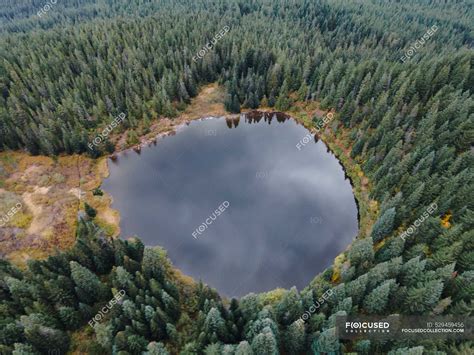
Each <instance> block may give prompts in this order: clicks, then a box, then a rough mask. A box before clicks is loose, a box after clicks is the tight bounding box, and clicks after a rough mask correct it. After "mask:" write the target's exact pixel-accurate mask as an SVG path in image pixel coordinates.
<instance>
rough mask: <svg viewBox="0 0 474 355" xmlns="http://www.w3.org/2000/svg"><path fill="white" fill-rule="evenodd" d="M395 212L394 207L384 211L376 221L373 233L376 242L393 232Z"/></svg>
mask: <svg viewBox="0 0 474 355" xmlns="http://www.w3.org/2000/svg"><path fill="white" fill-rule="evenodd" d="M395 214H396V212H395V208H394V207H392V208H390V209H388V210H386V211H385V212H383V213H382V215H381V216H380V217H379V219H378V220H377V222H375V224H374V227H373V228H372V234H371V237H372V239H373V240H374V243H378V242H379V241H381V240H382V239H383V238H385V237H387V236H388V235H389V234H390V233H391V232H392V230H393V222H394V221H395Z"/></svg>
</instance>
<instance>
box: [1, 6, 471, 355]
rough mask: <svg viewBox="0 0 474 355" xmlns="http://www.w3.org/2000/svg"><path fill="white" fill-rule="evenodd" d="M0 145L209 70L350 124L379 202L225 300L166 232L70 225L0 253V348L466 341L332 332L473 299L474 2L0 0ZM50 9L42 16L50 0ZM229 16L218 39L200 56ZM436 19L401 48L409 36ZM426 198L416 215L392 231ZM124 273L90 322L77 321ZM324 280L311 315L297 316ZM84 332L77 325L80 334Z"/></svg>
mask: <svg viewBox="0 0 474 355" xmlns="http://www.w3.org/2000/svg"><path fill="white" fill-rule="evenodd" d="M0 3H1V8H0V90H1V97H0V147H1V148H2V149H3V150H9V149H11V150H18V149H25V150H27V151H28V152H29V153H31V154H33V155H37V154H42V155H50V156H54V155H58V154H72V153H86V154H89V155H91V156H93V157H97V156H99V155H101V154H104V153H105V150H106V149H109V151H112V150H113V145H110V144H105V145H103V146H100V147H94V148H93V149H94V150H91V149H90V147H88V143H89V142H90V141H91V140H92V139H93V137H94V136H95V134H96V132H98V131H99V130H100V129H101V128H103V127H104V126H105V125H107V124H108V123H109V122H110V121H111V120H113V118H114V117H116V116H117V115H119V114H120V113H122V112H124V113H126V118H125V120H124V122H123V125H121V126H120V127H118V128H117V130H125V129H129V128H137V127H143V126H145V127H146V126H147V125H150V124H151V122H153V121H155V120H160V119H162V118H163V117H168V118H172V117H175V116H177V115H179V113H180V112H181V111H182V110H183V109H184V108H185V107H186V105H187V104H188V103H189V102H190V99H191V98H192V97H194V96H196V95H197V94H198V92H199V88H200V87H201V86H202V85H204V84H206V83H211V82H216V81H217V82H219V84H221V85H222V86H223V87H225V90H226V93H225V95H226V99H225V105H226V108H227V109H228V110H229V111H231V112H239V111H240V109H241V108H242V107H243V108H257V107H259V106H265V107H274V108H275V109H277V110H281V111H287V110H289V109H290V108H291V107H292V105H293V104H295V103H301V102H311V101H317V102H319V103H320V105H321V108H323V109H334V110H336V112H337V117H338V125H336V126H335V128H336V129H341V130H348V131H349V132H350V135H349V136H350V142H348V144H349V145H350V146H351V147H352V150H351V157H352V158H353V159H354V160H355V161H356V162H358V163H359V164H360V166H361V167H362V170H363V171H364V173H365V174H366V176H367V177H369V179H370V181H371V191H370V197H371V198H372V199H374V200H376V201H377V203H378V208H379V215H378V220H377V221H376V223H375V224H374V226H373V228H372V231H371V233H370V234H369V235H359V238H358V239H357V240H356V241H355V242H354V243H353V244H352V245H351V246H350V248H348V250H347V251H346V252H344V254H343V255H344V259H343V261H342V262H341V263H340V264H338V265H334V266H332V267H330V268H328V269H327V270H326V271H324V272H323V273H322V274H320V275H318V276H317V275H315V279H314V280H313V281H312V282H311V283H310V284H309V285H308V286H307V287H306V288H305V289H304V290H296V289H295V288H293V289H290V290H287V291H285V293H284V294H283V296H282V297H276V296H275V295H272V294H250V295H247V296H245V297H243V298H241V299H240V300H236V299H233V300H232V301H230V302H227V300H225V299H223V298H221V297H220V296H219V294H218V293H217V292H216V291H214V290H211V289H209V288H208V287H206V286H204V285H202V284H199V286H198V287H195V288H193V289H192V292H191V291H190V288H189V287H186V286H185V285H183V284H182V281H181V280H180V278H179V277H177V276H176V273H175V272H174V271H173V268H172V266H171V264H170V262H169V261H168V259H167V257H166V252H165V251H164V250H161V249H159V248H145V247H144V246H143V244H142V243H141V242H140V240H139V239H132V240H128V241H124V240H117V239H115V240H112V239H110V238H108V237H107V235H105V233H104V232H103V231H102V230H101V229H100V228H97V226H96V225H95V224H94V221H93V219H92V220H90V221H83V222H81V223H80V225H79V228H78V231H77V244H76V246H75V247H74V248H73V249H72V250H69V251H64V252H59V253H58V254H57V255H54V256H51V257H50V258H49V259H48V260H45V261H30V262H29V264H28V268H27V269H25V270H20V269H18V268H16V267H15V266H13V265H12V264H10V263H9V262H7V261H4V260H3V261H1V264H0V297H1V305H0V344H1V345H0V353H2V354H48V351H51V350H55V351H57V352H56V353H57V354H66V353H67V351H68V349H69V347H70V345H71V344H72V343H73V339H74V337H76V338H77V336H83V337H86V338H87V339H88V340H87V342H84V343H86V344H87V349H86V350H84V349H82V351H85V352H86V353H91V354H120V355H125V354H143V353H145V354H178V353H179V354H183V355H184V354H236V355H237V354H239V355H243V354H259V355H260V354H269V355H273V354H279V353H281V354H324V353H329V354H339V353H343V352H344V353H347V352H352V353H358V354H377V353H389V354H392V355H395V354H413V355H414V354H470V353H472V352H473V351H474V344H473V343H472V342H471V341H467V340H464V341H452V340H451V341H441V340H410V341H408V340H403V339H392V340H388V341H379V342H377V341H370V340H360V341H342V340H338V338H337V337H336V335H335V316H336V315H340V314H349V315H350V314H377V315H389V314H407V315H422V314H426V315H433V314H439V315H460V316H463V317H468V316H471V315H472V312H473V309H474V304H473V298H474V206H473V203H474V198H473V197H474V183H473V179H474V172H473V167H474V161H473V160H474V158H473V150H472V144H473V141H474V97H473V90H474V52H473V48H472V46H473V43H474V26H473V24H474V4H473V3H472V2H470V1H441V0H413V1H408V0H399V1H388V0H372V1H359V0H334V1H326V0H278V1H270V0H249V1H245V0H228V1H225V0H161V1H160V0H158V1H147V0H140V1H138V0H134V1H125V0H123V1H122V0H118V1H112V0H102V1H100V0H99V1H93V0H74V1H72V0H64V1H57V2H56V3H55V4H52V3H51V2H46V1H44V2H43V1H42V0H41V1H40V0H29V1H26V0H24V1H12V0H0ZM47 3H48V4H51V6H50V9H49V10H48V11H46V12H45V13H43V14H41V16H40V15H39V14H38V11H40V10H41V9H42V8H43V6H44V5H45V4H47ZM224 26H229V28H230V30H229V31H228V33H226V34H225V35H223V36H222V38H221V39H219V40H218V41H217V42H216V43H215V46H214V48H213V49H212V50H210V51H209V52H208V53H207V54H205V55H204V56H203V58H202V59H200V58H198V59H196V60H193V56H195V55H196V53H198V52H199V50H200V49H201V48H202V47H203V46H204V45H205V44H206V43H207V42H209V40H211V38H213V37H214V36H215V34H216V33H219V31H221V30H222V28H223V27H224ZM433 26H436V27H435V28H436V29H437V30H436V31H435V32H434V33H433V34H432V35H431V36H430V37H429V38H428V39H425V40H423V42H424V43H423V45H422V46H421V47H420V48H419V49H416V51H415V53H414V54H413V55H411V56H409V58H407V57H406V56H405V59H404V60H402V59H401V58H402V57H403V56H404V55H405V53H407V51H409V50H410V48H411V47H412V46H413V45H414V43H415V42H416V41H417V40H419V39H420V38H423V36H424V34H425V33H426V32H427V31H428V30H430V29H432V28H433ZM433 203H435V204H436V206H437V208H436V210H435V211H434V213H432V214H430V215H429V216H426V218H424V221H423V223H421V224H420V226H419V227H418V228H416V230H415V232H414V233H412V234H410V235H406V236H404V237H403V238H402V237H400V234H401V233H402V232H403V231H405V230H406V229H407V228H408V227H409V226H411V225H412V224H413V223H414V222H415V221H416V220H417V219H418V218H419V217H420V216H423V215H424V212H425V211H426V210H427V208H429V206H431V205H432V204H433ZM120 290H124V291H125V296H124V297H123V299H122V300H121V301H120V302H119V304H116V305H115V306H114V307H111V309H110V311H109V312H108V313H107V314H105V316H104V317H103V319H101V321H100V322H99V324H98V325H95V327H93V328H92V327H90V326H89V324H88V322H90V320H91V319H93V317H94V316H95V315H96V314H97V313H98V312H99V310H101V309H102V308H103V307H104V306H105V305H106V304H107V303H108V302H109V301H110V300H111V299H112V298H113V297H114V295H115V294H117V293H118V292H119V291H120ZM328 290H332V292H330V295H331V296H330V297H329V299H328V300H327V302H324V304H322V305H321V307H320V308H318V309H317V311H316V313H315V314H313V315H312V316H311V317H310V318H309V319H308V320H307V321H306V322H304V323H302V322H298V319H300V317H301V315H302V314H303V313H304V312H305V311H306V310H307V309H309V308H310V307H311V306H312V305H314V304H315V302H317V300H318V299H320V297H321V296H322V295H323V294H325V293H326V294H327V291H328ZM76 341H77V339H76Z"/></svg>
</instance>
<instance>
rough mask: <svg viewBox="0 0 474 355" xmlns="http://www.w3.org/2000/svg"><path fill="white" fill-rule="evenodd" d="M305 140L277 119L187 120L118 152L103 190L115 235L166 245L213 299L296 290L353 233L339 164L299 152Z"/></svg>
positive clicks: (315, 147)
mask: <svg viewBox="0 0 474 355" xmlns="http://www.w3.org/2000/svg"><path fill="white" fill-rule="evenodd" d="M308 133H309V132H308V130H307V129H306V128H304V127H303V126H302V125H300V124H298V123H297V122H296V121H295V120H293V119H291V118H290V117H289V116H286V115H284V114H281V113H278V114H277V113H262V112H251V113H247V114H243V115H241V117H238V116H237V117H231V118H229V117H227V118H212V119H210V118H205V119H200V120H195V121H191V123H189V124H187V125H184V126H181V127H179V128H178V130H177V132H176V134H173V135H169V136H165V137H163V138H161V139H159V140H158V142H157V144H156V145H148V146H144V147H143V148H142V149H141V152H140V154H129V152H130V151H125V152H122V153H119V154H118V155H117V160H115V161H110V162H109V172H110V173H109V177H108V178H107V179H105V180H104V181H103V184H102V188H103V189H104V190H105V191H106V192H107V193H109V194H110V195H111V196H112V197H113V204H112V207H113V208H114V209H117V210H118V211H119V212H120V215H121V222H120V227H121V231H122V236H125V237H130V236H133V235H137V236H138V237H140V239H142V240H143V242H144V243H145V245H147V246H157V245H158V246H161V247H163V248H164V249H165V250H166V251H167V252H168V255H169V257H170V259H171V261H172V262H173V264H174V265H175V266H176V267H177V268H178V269H180V270H181V271H182V272H183V273H185V274H187V275H190V276H192V277H193V278H194V279H196V280H198V279H201V280H202V281H203V282H204V283H206V284H208V285H209V286H210V287H213V288H216V289H217V290H218V291H219V292H220V293H222V294H224V295H226V296H228V297H240V296H243V295H245V294H247V293H250V292H264V291H270V290H272V289H275V288H277V287H283V288H290V287H292V286H297V288H298V289H301V288H303V287H305V286H307V285H308V284H309V282H310V281H311V280H312V279H313V278H314V277H315V276H316V275H317V274H319V273H320V272H321V271H323V270H324V269H325V268H327V267H328V266H330V265H331V264H332V261H333V259H334V258H335V257H336V256H337V255H338V254H339V253H340V252H342V251H343V250H345V249H346V248H347V246H348V245H349V244H350V242H351V241H352V240H353V239H354V238H355V237H356V235H357V231H358V208H357V205H356V200H355V198H354V195H353V193H352V186H351V184H350V181H349V180H348V178H347V176H346V175H345V172H344V170H343V167H342V164H341V163H340V162H339V161H338V160H337V159H336V157H335V156H334V155H333V153H331V152H330V151H329V149H328V148H327V147H326V145H325V144H324V143H323V142H321V141H317V142H316V141H315V140H312V141H311V142H309V143H305V144H304V145H303V146H302V147H300V148H298V147H297V143H298V142H300V141H301V140H302V138H303V137H304V136H306V135H307V134H308ZM225 201H227V202H228V206H227V207H226V208H225V209H224V210H223V211H220V210H219V207H220V206H222V204H223V203H224V202H225ZM217 212H220V213H217ZM210 217H212V218H210ZM206 221H207V222H206ZM208 222H209V223H208Z"/></svg>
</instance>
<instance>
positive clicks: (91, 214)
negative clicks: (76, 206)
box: [84, 202, 97, 218]
mask: <svg viewBox="0 0 474 355" xmlns="http://www.w3.org/2000/svg"><path fill="white" fill-rule="evenodd" d="M84 209H85V210H86V213H87V215H88V216H89V217H90V218H95V216H97V211H96V210H95V209H94V208H92V207H91V206H90V205H89V204H88V203H87V202H86V203H84Z"/></svg>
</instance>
